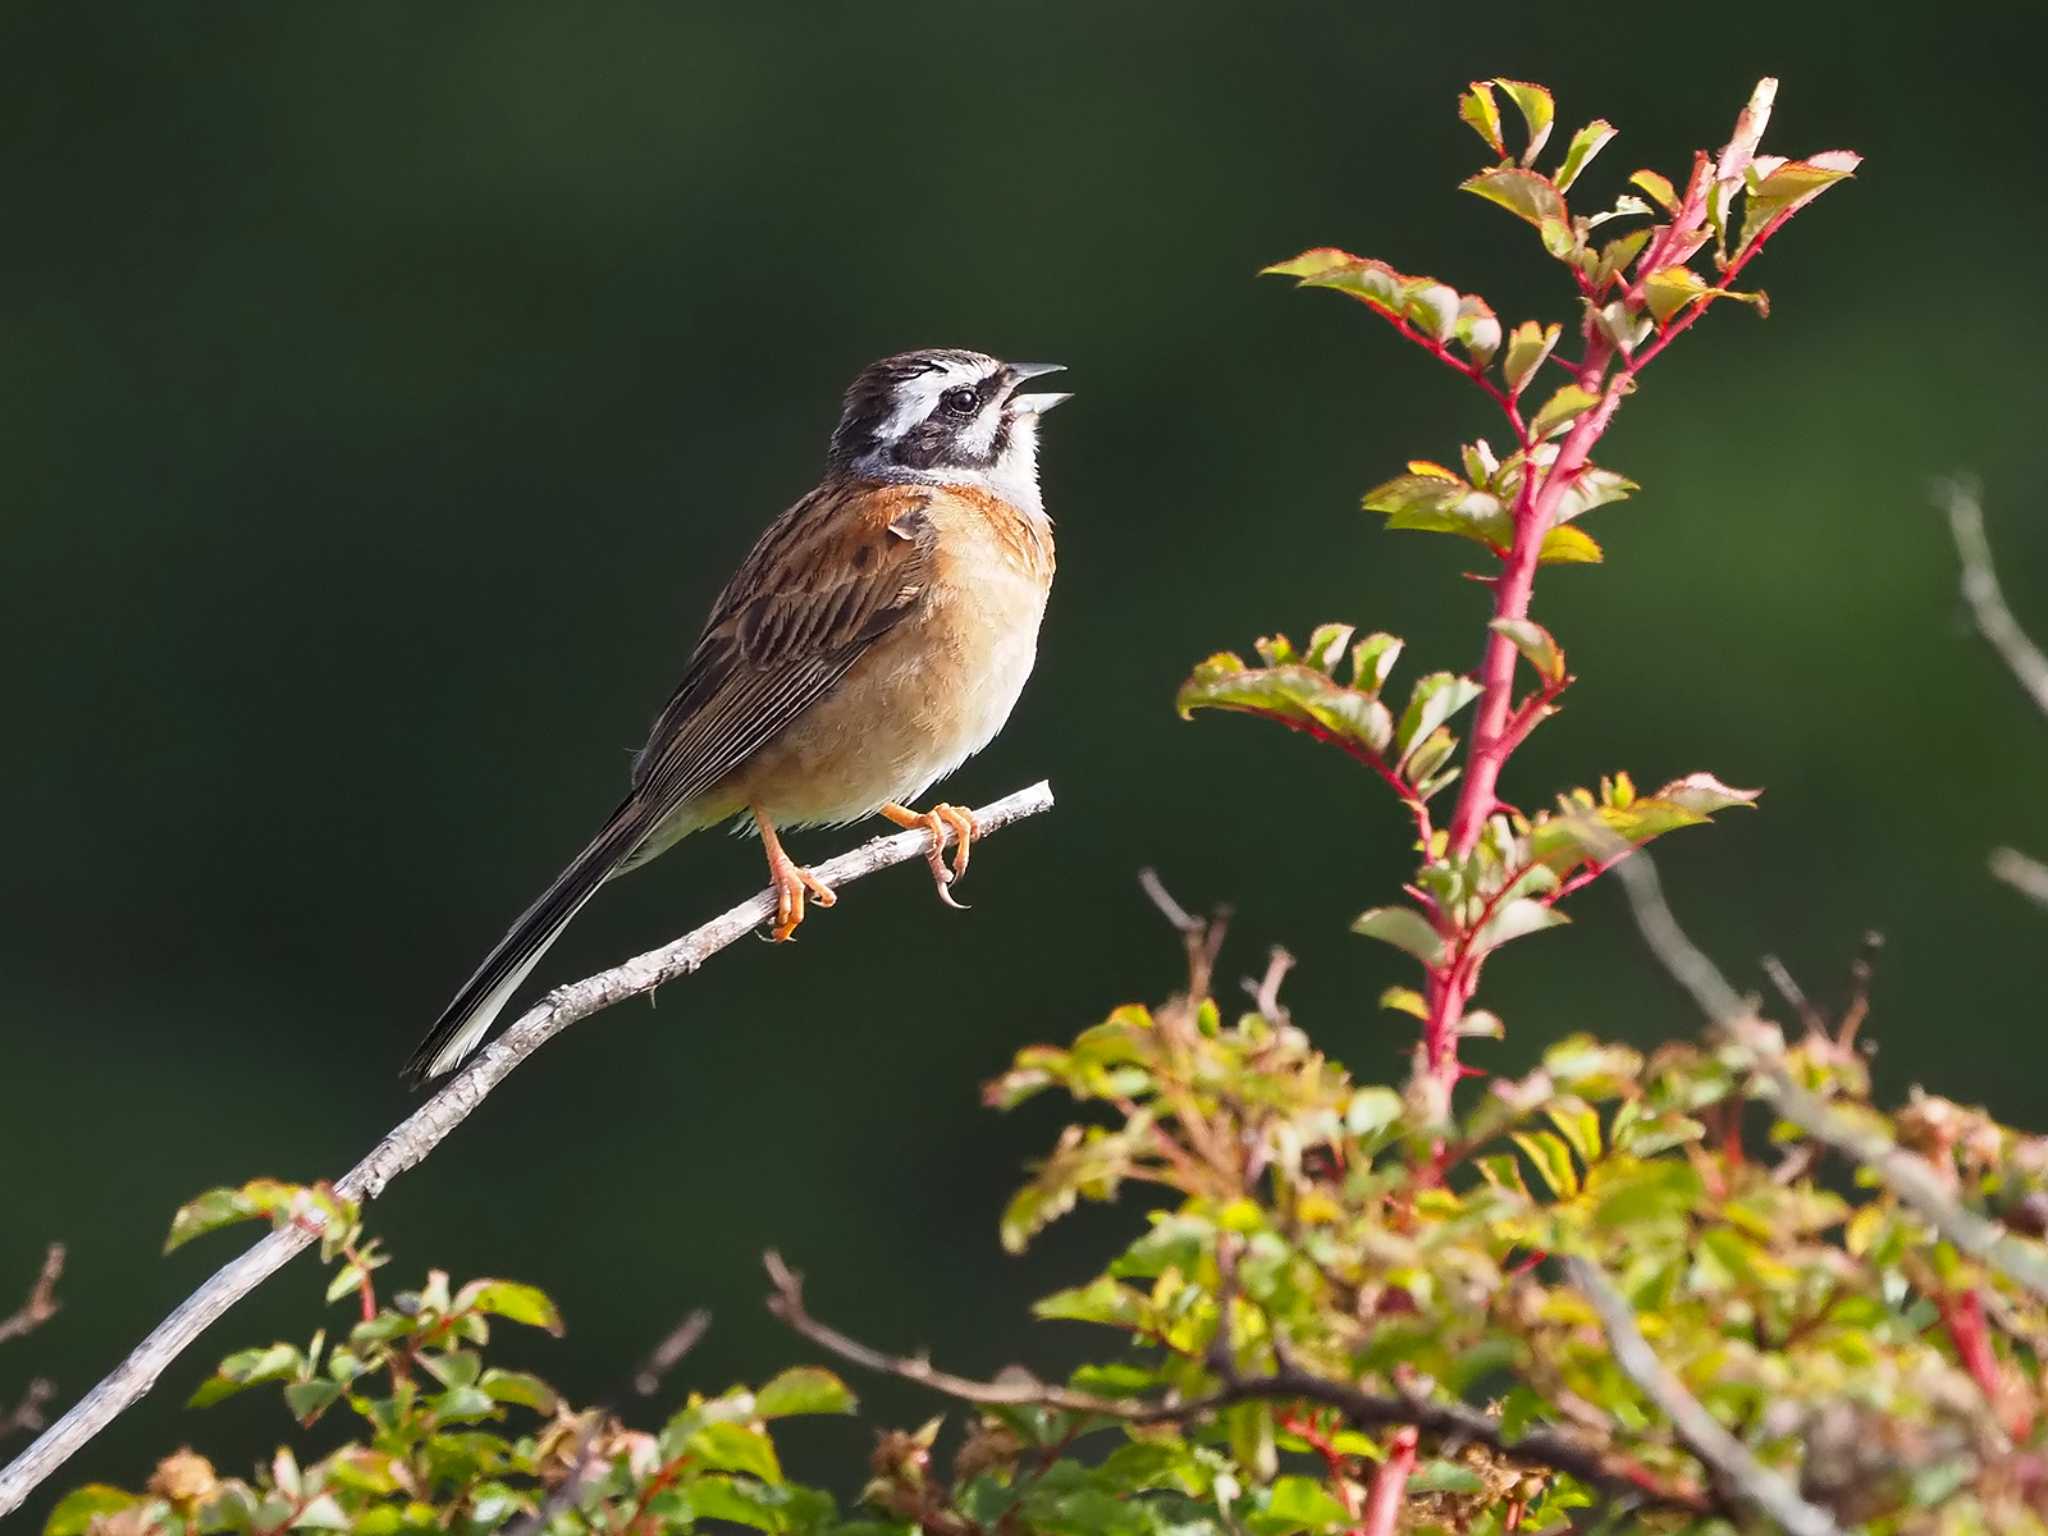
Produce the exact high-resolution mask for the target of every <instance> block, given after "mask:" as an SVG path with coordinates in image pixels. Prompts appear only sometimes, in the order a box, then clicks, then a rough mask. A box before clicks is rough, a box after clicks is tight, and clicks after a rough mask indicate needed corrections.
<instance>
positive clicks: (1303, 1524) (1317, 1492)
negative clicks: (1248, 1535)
mask: <svg viewBox="0 0 2048 1536" xmlns="http://www.w3.org/2000/svg"><path fill="white" fill-rule="evenodd" d="M1348 1523H1349V1522H1348V1521H1347V1519H1346V1517H1345V1514H1344V1506H1343V1505H1342V1504H1339V1503H1338V1502H1337V1500H1336V1499H1335V1498H1334V1497H1333V1496H1332V1495H1331V1494H1330V1492H1329V1490H1328V1489H1326V1488H1324V1487H1323V1485H1322V1484H1321V1483H1320V1482H1318V1481H1317V1480H1316V1479H1315V1478H1312V1477H1299V1476H1290V1477H1280V1478H1275V1479H1274V1480H1273V1486H1272V1488H1271V1489H1269V1490H1268V1492H1267V1497H1266V1500H1265V1505H1264V1507H1263V1508H1254V1509H1251V1510H1249V1511H1247V1512H1246V1514H1245V1516H1244V1527H1245V1529H1246V1530H1248V1531H1250V1532H1252V1533H1253V1536H1291V1533H1293V1532H1295V1531H1332V1530H1342V1529H1343V1528H1344V1527H1345V1526H1346V1525H1347V1524H1348Z"/></svg>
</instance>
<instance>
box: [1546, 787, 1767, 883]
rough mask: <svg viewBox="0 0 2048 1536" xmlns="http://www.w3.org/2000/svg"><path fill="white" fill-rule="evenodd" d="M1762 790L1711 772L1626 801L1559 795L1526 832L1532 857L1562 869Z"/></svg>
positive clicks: (1691, 822) (1748, 801)
mask: <svg viewBox="0 0 2048 1536" xmlns="http://www.w3.org/2000/svg"><path fill="white" fill-rule="evenodd" d="M1762 793H1763V791H1762V790H1756V789H1735V788H1732V787H1730V786H1729V785H1726V784H1723V783H1722V782H1721V781H1720V780H1719V779H1717V778H1715V777H1714V776H1713V775H1712V774H1710V773H1693V774H1688V775H1686V776H1685V777H1684V778H1682V779H1674V780H1673V781H1672V782H1671V783H1669V784H1666V785H1665V786H1664V787H1663V788H1662V789H1659V790H1658V791H1657V792H1656V793H1655V794H1653V795H1635V796H1630V797H1628V799H1627V803H1626V804H1617V803H1613V802H1611V801H1610V802H1608V803H1602V804H1595V803H1593V802H1592V800H1591V798H1590V797H1585V798H1584V799H1583V800H1572V799H1569V798H1567V799H1563V800H1561V802H1560V808H1559V810H1558V811H1557V812H1555V813H1553V812H1547V811H1546V812H1543V813H1540V814H1539V815H1538V817H1537V819H1536V822H1535V825H1534V826H1533V827H1532V828H1531V829H1530V833H1529V850H1530V854H1531V856H1532V857H1534V858H1536V859H1538V860H1540V861H1541V862H1543V863H1545V864H1547V865H1549V866H1550V867H1551V868H1552V869H1554V870H1556V871H1557V872H1558V873H1559V874H1564V873H1567V872H1569V871H1570V870H1572V869H1574V868H1576V867H1577V866H1578V865H1580V864H1586V863H1596V862H1599V861H1601V860H1604V859H1607V858H1610V857H1611V856H1612V855H1613V854H1614V852H1615V851H1616V845H1617V844H1623V845H1626V846H1628V847H1632V848H1640V847H1641V846H1642V845H1643V844H1644V843H1647V842H1649V841H1651V840H1652V839H1653V838H1658V837H1662V836H1663V835H1664V834H1665V833H1667V832H1674V831H1676V830H1677V829H1678V828H1680V827H1696V826H1699V825H1700V824H1701V823H1703V822H1705V821H1707V820H1709V819H1710V818H1711V817H1712V816H1713V814H1714V813H1715V812H1716V811H1723V810H1730V809H1733V808H1735V807H1737V806H1746V805H1753V804H1754V803H1755V802H1756V799H1757V797H1758V796H1759V795H1761V794H1762Z"/></svg>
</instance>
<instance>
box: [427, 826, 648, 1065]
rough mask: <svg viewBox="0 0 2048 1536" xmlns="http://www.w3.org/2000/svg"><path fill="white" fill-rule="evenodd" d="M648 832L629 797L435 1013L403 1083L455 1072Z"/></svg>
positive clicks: (520, 915) (521, 914)
mask: <svg viewBox="0 0 2048 1536" xmlns="http://www.w3.org/2000/svg"><path fill="white" fill-rule="evenodd" d="M648 830H649V828H648V822H647V814H646V806H645V805H644V804H643V803H641V802H640V801H639V800H638V799H637V797H629V798H628V799H627V800H625V801H624V802H623V803H622V804H621V805H620V806H619V808H618V809H617V810H615V811H613V812H612V814H611V819H610V820H608V821H607V822H606V823H605V824H604V830H602V831H601V832H599V833H598V834H597V836H596V837H594V838H592V839H591V841H590V845H589V846H588V847H586V848H585V849H584V850H583V851H582V852H581V853H579V854H577V855H576V857H575V858H574V859H572V860H571V861H570V862H569V867H568V868H567V869H565V870H563V871H562V872H561V873H560V874H559V875H557V876H555V878H554V882H553V883H552V884H551V885H549V886H548V888H547V889H546V890H544V891H542V892H541V893H540V897H539V899H538V900H536V901H535V902H534V904H533V905H532V906H530V907H528V908H527V909H526V910H525V911H524V912H522V913H520V914H519V920H518V921H517V922H515V923H514V924H513V925H512V927H511V930H510V931H509V932H507V933H506V935H505V937H503V938H502V939H500V940H498V942H497V944H496V946H494V947H493V948H492V950H491V952H490V953H489V954H488V955H485V956H484V960H483V964H481V965H479V966H478V967H477V968H476V974H475V975H473V976H471V977H470V978H469V980H468V981H466V982H464V983H463V984H462V990H461V991H459V992H457V993H456V994H455V997H454V999H453V1000H452V1001H451V1002H450V1003H449V1004H448V1006H447V1007H446V1008H444V1009H442V1010H441V1017H440V1018H439V1019H437V1020H435V1021H434V1027H433V1028H432V1029H431V1030H429V1031H428V1032H427V1037H426V1039H424V1040H422V1041H421V1042H420V1047H419V1049H418V1050H416V1051H414V1052H413V1054H412V1060H410V1061H409V1062H407V1063H406V1065H405V1073H404V1076H405V1079H406V1081H407V1082H409V1083H411V1084H413V1085H414V1086H415V1087H417V1086H418V1085H420V1084H422V1083H425V1082H427V1081H429V1080H430V1079H432V1078H436V1077H439V1076H441V1075H442V1074H443V1073H446V1072H452V1071H454V1070H455V1068H456V1067H457V1066H459V1065H461V1063H462V1059H463V1058H464V1057H465V1056H467V1055H468V1054H469V1053H470V1052H471V1051H473V1050H475V1049H476V1048H477V1045H478V1044H479V1043H480V1042H481V1041H482V1040H483V1037H484V1034H485V1032H486V1031H488V1030H489V1029H490V1027H491V1023H492V1021H493V1020H495V1019H496V1018H497V1017H498V1013H499V1010H501V1009H502V1008H503V1007H504V1006H505V1004H506V1003H507V1002H509V1001H510V1000H511V998H512V994H513V993H514V992H516V991H518V990H519V986H520V983H521V982H523V981H525V980H526V978H527V976H528V974H530V973H531V972H532V970H533V968H534V967H535V966H536V965H538V964H539V963H540V958H541V956H542V955H544V954H546V953H547V951H548V946H549V945H551V944H553V943H554V942H555V940H556V939H558V938H560V937H561V935H562V930H563V929H564V928H567V927H568V926H569V922H570V920H571V919H572V918H574V917H575V916H576V914H577V913H578V912H580V911H582V910H583V904H584V903H585V902H587V901H589V900H590V898H591V897H592V896H595V895H596V894H597V888H598V887H599V886H601V885H603V884H604V883H605V881H607V880H608V879H610V878H611V877H612V875H613V874H615V873H617V871H618V869H619V867H620V866H621V865H622V864H624V863H625V862H626V860H627V859H629V858H630V857H631V856H632V854H633V852H634V850H635V849H636V848H638V847H639V846H640V844H641V843H642V842H644V841H645V840H646V836H647V832H648Z"/></svg>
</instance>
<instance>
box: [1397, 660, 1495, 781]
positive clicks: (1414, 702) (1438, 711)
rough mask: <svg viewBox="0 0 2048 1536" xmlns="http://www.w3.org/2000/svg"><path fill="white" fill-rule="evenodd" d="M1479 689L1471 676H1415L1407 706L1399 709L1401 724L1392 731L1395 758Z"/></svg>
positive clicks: (1433, 673)
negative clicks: (1413, 686)
mask: <svg viewBox="0 0 2048 1536" xmlns="http://www.w3.org/2000/svg"><path fill="white" fill-rule="evenodd" d="M1483 691H1484V690H1482V689H1481V688H1480V686H1479V684H1477V683H1475V682H1473V681H1472V679H1471V678H1469V677H1464V676H1461V675H1459V674H1458V673H1455V672H1432V673H1430V674H1429V675H1428V676H1426V677H1421V678H1418V679H1416V682H1415V688H1414V691H1413V692H1412V693H1410V694H1409V696H1408V707H1407V708H1406V709H1404V710H1402V711H1401V723H1400V725H1399V726H1398V727H1397V728H1396V729H1395V731H1394V755H1395V759H1396V761H1399V760H1400V759H1402V758H1404V757H1406V756H1407V755H1408V753H1409V752H1410V751H1412V750H1413V749H1414V747H1415V745H1416V744H1417V743H1418V742H1420V741H1422V740H1423V739H1424V738H1426V737H1427V736H1428V735H1429V734H1430V732H1432V731H1434V730H1435V729H1436V728H1437V727H1438V726H1440V725H1442V724H1443V723H1444V722H1445V721H1446V720H1448V719H1450V718H1451V716H1453V715H1455V714H1456V713H1457V712H1458V711H1459V710H1461V709H1463V708H1464V707H1465V706H1466V705H1467V704H1470V703H1471V702H1472V701H1473V700H1474V699H1476V698H1478V697H1479V695H1480V693H1481V692H1483Z"/></svg>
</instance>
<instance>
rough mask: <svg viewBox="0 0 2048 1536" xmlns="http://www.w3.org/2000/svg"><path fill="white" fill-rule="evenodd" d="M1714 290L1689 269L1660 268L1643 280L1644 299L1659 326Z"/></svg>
mask: <svg viewBox="0 0 2048 1536" xmlns="http://www.w3.org/2000/svg"><path fill="white" fill-rule="evenodd" d="M1715 291H1716V290H1715V289H1714V288H1712V287H1711V286H1709V284H1708V282H1707V280H1706V279H1705V278H1703V277H1701V276H1700V275H1699V273H1697V272H1695V271H1693V269H1692V268H1691V267H1660V268H1658V269H1657V270H1656V271H1655V272H1652V273H1651V274H1650V275H1649V276H1648V277H1646V278H1644V279H1643V297H1644V298H1645V299H1646V300H1647V301H1648V302H1649V305H1650V313H1651V314H1653V315H1655V316H1656V317H1657V323H1658V324H1659V325H1662V324H1664V323H1665V322H1667V321H1669V320H1670V319H1671V317H1672V316H1673V315H1675V314H1677V313H1678V312H1679V311H1680V310H1681V309H1683V308H1685V306H1686V305H1688V304H1690V303H1692V301H1693V300H1695V299H1698V298H1703V297H1704V296H1706V295H1707V294H1710V293H1713V292H1715Z"/></svg>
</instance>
